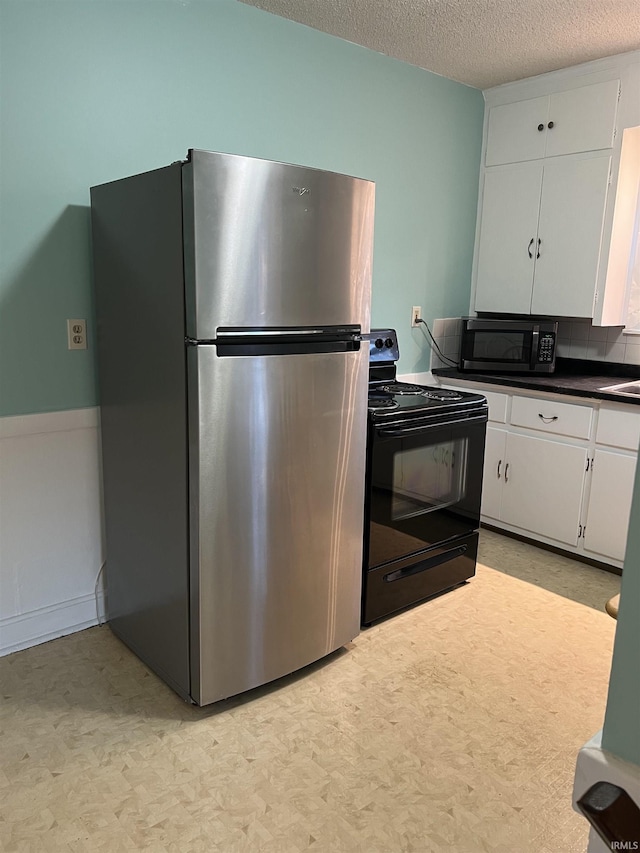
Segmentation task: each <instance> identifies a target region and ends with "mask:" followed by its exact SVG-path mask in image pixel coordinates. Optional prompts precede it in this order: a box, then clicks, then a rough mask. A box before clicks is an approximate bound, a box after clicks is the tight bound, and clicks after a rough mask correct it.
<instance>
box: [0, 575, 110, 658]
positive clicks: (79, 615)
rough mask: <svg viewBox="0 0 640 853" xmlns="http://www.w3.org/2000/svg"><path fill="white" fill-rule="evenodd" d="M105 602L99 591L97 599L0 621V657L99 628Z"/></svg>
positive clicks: (83, 598) (83, 599) (82, 598)
mask: <svg viewBox="0 0 640 853" xmlns="http://www.w3.org/2000/svg"><path fill="white" fill-rule="evenodd" d="M105 599H106V596H105V594H104V592H103V590H99V591H98V593H97V596H96V595H81V596H78V598H72V599H69V600H68V601H61V602H59V603H58V604H50V605H48V606H47V607H40V608H38V609H37V610H31V611H30V612H29V613H21V614H19V615H18V616H8V617H5V618H4V619H0V657H3V656H5V655H9V654H12V653H13V652H19V651H21V650H22V649H27V648H29V647H30V646H37V645H40V643H47V642H49V640H55V639H57V638H58V637H64V636H66V635H67V634H73V633H75V632H76V631H83V630H84V629H85V628H91V627H92V626H94V625H98V624H101V623H102V622H103V621H104V614H105V612H106V601H105Z"/></svg>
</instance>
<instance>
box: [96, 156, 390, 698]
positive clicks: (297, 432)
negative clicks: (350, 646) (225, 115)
mask: <svg viewBox="0 0 640 853" xmlns="http://www.w3.org/2000/svg"><path fill="white" fill-rule="evenodd" d="M91 209H92V242H93V258H94V282H95V301H96V316H97V329H98V364H99V386H100V405H101V431H102V457H103V480H104V504H105V528H106V529H105V534H106V535H105V538H106V570H105V571H106V581H107V613H108V620H109V623H110V625H111V628H112V629H113V631H114V632H115V633H116V634H117V635H118V636H119V637H120V638H121V639H122V640H123V641H124V642H125V643H126V644H127V645H128V646H129V647H130V648H131V649H132V650H133V651H134V652H136V653H137V654H138V655H139V656H140V657H141V658H142V659H143V660H144V661H145V662H146V663H147V664H148V665H149V666H150V667H151V668H152V669H153V670H155V671H156V672H157V673H158V674H159V675H160V676H161V677H162V678H163V679H165V681H166V682H167V683H168V684H170V685H171V686H172V687H173V688H174V689H175V690H176V691H177V692H178V693H179V694H180V695H181V696H183V697H184V698H185V699H188V700H190V701H193V702H195V703H197V704H199V705H205V704H208V703H210V702H215V701H217V700H219V699H222V698H224V697H227V696H231V695H234V694H237V693H240V692H242V691H245V690H248V689H250V688H252V687H256V686H258V685H261V684H264V683H266V682H269V681H271V680H273V679H276V678H278V677H280V676H282V675H285V674H287V673H290V672H292V671H294V670H296V669H298V668H300V667H302V666H305V665H306V664H308V663H311V662H312V661H315V660H317V659H319V658H321V657H323V656H324V655H326V654H328V653H329V652H331V651H333V650H335V649H337V648H339V647H340V646H342V645H344V644H345V643H347V642H349V641H350V640H351V639H353V638H354V637H355V636H356V635H357V634H358V631H359V624H360V591H361V573H362V542H363V505H364V473H365V442H366V409H367V374H368V346H367V345H366V344H365V345H361V340H360V337H361V335H362V334H366V333H367V332H368V331H369V314H370V307H369V306H370V284H371V262H372V241H373V218H374V185H373V184H372V183H371V182H370V181H366V180H362V179H358V178H352V177H348V176H345V175H338V174H334V173H329V172H323V171H320V170H317V169H309V168H303V167H299V166H292V165H287V164H283V163H276V162H271V161H266V160H259V159H254V158H249V157H239V156H235V155H229V154H218V153H213V152H207V151H199V150H193V151H190V152H189V154H188V157H187V159H186V161H184V162H182V161H180V162H176V163H173V164H172V165H170V166H167V167H165V168H161V169H157V170H155V171H151V172H145V173H143V174H140V175H135V176H133V177H129V178H125V179H123V180H118V181H114V182H112V183H108V184H103V185H101V186H97V187H93V188H92V190H91Z"/></svg>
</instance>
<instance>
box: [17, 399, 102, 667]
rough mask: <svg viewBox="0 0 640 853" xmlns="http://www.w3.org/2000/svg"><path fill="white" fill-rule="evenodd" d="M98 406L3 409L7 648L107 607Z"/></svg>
mask: <svg viewBox="0 0 640 853" xmlns="http://www.w3.org/2000/svg"><path fill="white" fill-rule="evenodd" d="M102 530H103V525H102V507H101V479H100V454H99V410H98V409H97V408H91V409H77V410H73V411H65V412H50V413H46V414H37V415H21V416H18V417H6V418H0V655H4V654H8V653H10V652H14V651H17V650H19V649H24V648H27V647H29V646H33V645H37V644H38V643H42V642H46V641H47V640H51V639H54V638H55V637H61V636H63V635H64V634H71V633H73V632H74V631H79V630H82V629H83V628H88V627H89V626H90V625H96V624H97V623H98V621H99V620H100V621H101V620H102V618H103V615H104V588H103V585H102V580H103V579H102V576H100V577H99V575H100V569H101V566H102V563H103V553H104V546H103V534H102Z"/></svg>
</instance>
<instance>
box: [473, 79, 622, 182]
mask: <svg viewBox="0 0 640 853" xmlns="http://www.w3.org/2000/svg"><path fill="white" fill-rule="evenodd" d="M619 85H620V83H619V81H618V80H607V81H606V82H604V83H594V84H591V85H589V86H581V87H579V88H577V89H569V90H567V91H564V92H557V93H555V94H552V95H545V96H543V97H540V98H530V99H528V100H525V101H517V102H516V103H513V104H501V105H499V106H495V107H492V108H491V110H490V111H489V122H488V130H487V147H486V156H485V165H487V166H497V165H500V164H504V163H518V162H521V161H523V160H538V159H541V158H542V157H557V156H560V155H563V154H577V153H580V152H582V151H598V150H600V149H603V148H611V147H612V146H613V140H614V131H615V126H616V113H617V108H618V92H619Z"/></svg>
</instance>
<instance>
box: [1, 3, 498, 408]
mask: <svg viewBox="0 0 640 853" xmlns="http://www.w3.org/2000/svg"><path fill="white" fill-rule="evenodd" d="M0 10H1V11H0V15H1V18H0V33H1V35H0V38H1V42H0V63H1V64H0V99H1V104H2V112H1V117H0V120H1V130H0V132H1V152H2V160H1V164H0V170H1V171H0V205H1V208H0V239H1V241H2V242H1V244H0V250H1V254H0V371H1V372H0V415H11V414H22V413H32V412H43V411H53V410H60V409H69V408H76V407H83V406H91V405H95V403H96V402H97V398H96V385H95V366H94V357H93V355H94V354H93V346H92V344H93V340H92V338H93V329H92V327H91V326H90V328H89V344H90V348H89V350H88V351H87V352H82V351H74V352H69V351H68V350H67V344H66V322H65V321H66V318H67V317H88V318H91V315H92V298H91V281H90V248H89V213H88V205H89V187H90V186H92V185H94V184H99V183H102V182H105V181H109V180H113V179H116V178H119V177H123V176H125V175H129V174H134V173H136V172H140V171H145V170H148V169H152V168H157V167H159V166H164V165H166V164H168V163H170V162H173V161H174V160H178V159H182V158H183V157H184V156H185V154H186V152H187V149H188V148H205V149H211V150H217V151H225V152H231V153H236V154H248V155H253V156H259V157H266V158H269V159H274V160H284V161H288V162H293V163H300V164H303V165H309V166H314V167H318V168H325V169H331V170H334V171H338V172H345V173H348V174H353V175H357V176H361V177H365V178H369V179H372V180H374V181H376V184H377V209H376V232H375V254H374V284H373V311H372V316H373V322H374V324H376V325H387V324H388V325H391V326H396V327H397V328H398V330H399V333H400V343H401V348H402V361H401V364H400V368H401V370H402V371H404V372H409V371H418V370H426V369H428V365H429V357H428V352H427V348H426V344H424V337H423V333H422V330H420V329H417V330H413V331H411V330H410V328H409V318H410V311H411V306H412V305H414V304H419V305H422V306H423V311H424V315H425V317H427V318H434V317H443V316H444V317H446V316H456V315H460V314H463V313H466V311H467V309H468V304H469V293H470V278H471V258H472V249H473V241H474V227H475V219H476V201H477V187H478V170H479V160H480V147H481V136H482V118H483V99H482V95H481V93H480V92H479V91H478V90H475V89H471V88H468V87H465V86H462V85H460V84H458V83H454V82H452V81H449V80H446V79H444V78H442V77H437V76H436V75H433V74H430V73H428V72H426V71H422V70H420V69H417V68H414V67H412V66H409V65H406V64H403V63H401V62H397V61H395V60H392V59H389V58H387V57H384V56H382V55H380V54H377V53H375V52H373V51H369V50H366V49H364V48H361V47H358V46H356V45H353V44H350V43H348V42H345V41H341V40H339V39H336V38H333V37H331V36H327V35H325V34H323V33H319V32H316V31H314V30H312V29H309V28H307V27H303V26H301V25H299V24H294V23H292V22H289V21H285V20H283V19H281V18H278V17H276V16H273V15H269V14H267V13H265V12H262V11H259V10H257V9H254V8H252V7H249V6H245V5H243V4H242V3H238V2H235V0H209V2H189V0H184V2H183V0H180V2H173V0H164V2H157V0H153V1H152V2H148V0H128V2H112V1H111V0H57V2H52V0H30V2H23V0H3V2H2V3H0Z"/></svg>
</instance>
